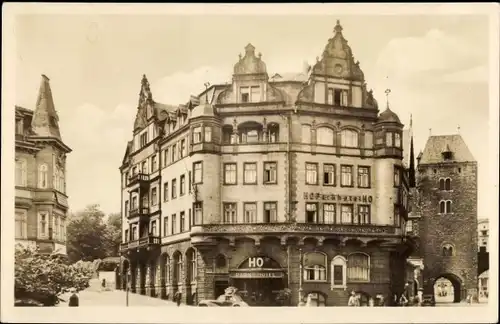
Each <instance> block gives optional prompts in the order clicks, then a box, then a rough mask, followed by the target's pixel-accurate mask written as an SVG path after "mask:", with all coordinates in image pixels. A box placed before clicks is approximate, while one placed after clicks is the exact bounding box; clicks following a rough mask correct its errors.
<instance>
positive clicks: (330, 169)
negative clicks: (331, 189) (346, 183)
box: [323, 164, 335, 186]
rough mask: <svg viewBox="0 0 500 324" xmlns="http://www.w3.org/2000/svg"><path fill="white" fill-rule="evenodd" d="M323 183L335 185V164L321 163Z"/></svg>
mask: <svg viewBox="0 0 500 324" xmlns="http://www.w3.org/2000/svg"><path fill="white" fill-rule="evenodd" d="M323 185H325V186H335V165H334V164H323Z"/></svg>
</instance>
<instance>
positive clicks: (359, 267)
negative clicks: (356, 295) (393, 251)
mask: <svg viewBox="0 0 500 324" xmlns="http://www.w3.org/2000/svg"><path fill="white" fill-rule="evenodd" d="M347 279H348V280H349V281H350V282H369V281H370V257H369V256H368V255H367V254H365V253H361V252H356V253H352V254H350V255H349V256H348V257H347Z"/></svg>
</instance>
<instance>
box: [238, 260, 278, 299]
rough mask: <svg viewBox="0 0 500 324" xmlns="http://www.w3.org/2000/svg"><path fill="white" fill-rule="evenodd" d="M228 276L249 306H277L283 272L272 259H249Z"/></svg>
mask: <svg viewBox="0 0 500 324" xmlns="http://www.w3.org/2000/svg"><path fill="white" fill-rule="evenodd" d="M229 276H230V278H231V280H232V283H233V285H234V286H235V287H236V288H238V291H239V292H240V294H241V296H242V297H243V299H244V300H245V301H246V302H247V303H248V304H249V305H250V306H279V301H278V295H279V293H280V291H281V290H283V289H284V288H285V282H284V277H285V271H284V269H283V268H282V267H281V265H280V264H279V263H278V262H276V261H275V260H274V259H272V258H270V257H267V256H261V255H257V256H252V257H249V258H247V259H246V260H244V261H243V262H242V263H241V264H240V265H239V267H238V268H237V269H234V270H231V271H230V273H229Z"/></svg>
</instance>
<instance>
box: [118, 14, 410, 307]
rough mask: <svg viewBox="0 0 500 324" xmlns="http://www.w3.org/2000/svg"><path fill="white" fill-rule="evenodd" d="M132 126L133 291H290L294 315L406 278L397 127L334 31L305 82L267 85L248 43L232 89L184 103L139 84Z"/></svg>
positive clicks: (405, 186)
mask: <svg viewBox="0 0 500 324" xmlns="http://www.w3.org/2000/svg"><path fill="white" fill-rule="evenodd" d="M384 106H385V105H384ZM133 126H134V129H133V138H132V139H131V141H130V142H129V143H128V145H127V149H126V153H125V156H124V159H123V162H122V165H121V167H120V171H121V174H122V216H123V224H124V226H123V243H122V245H121V252H122V253H123V256H124V257H125V260H124V262H123V264H122V271H123V272H122V273H123V275H124V276H123V278H128V280H129V284H130V286H131V289H132V291H133V292H136V293H142V294H147V295H151V296H156V297H158V298H168V299H172V297H173V295H174V293H175V292H177V291H179V292H181V293H182V299H183V302H186V303H188V304H195V303H196V302H197V301H199V300H202V299H213V298H216V297H217V296H219V295H221V294H222V293H223V292H224V289H225V288H226V287H228V286H235V287H237V288H238V289H239V290H240V292H241V293H242V295H243V296H244V298H245V299H246V300H247V301H248V302H250V303H251V304H257V305H274V304H275V300H276V295H277V293H278V292H279V291H280V290H282V289H284V288H289V289H290V290H291V291H292V301H293V302H294V304H295V305H296V304H297V302H298V301H299V300H301V299H303V297H304V296H308V295H309V296H310V298H312V299H313V302H315V303H316V304H317V305H318V306H346V305H347V301H348V297H349V294H350V292H351V291H356V292H357V293H358V294H360V296H361V297H362V298H361V300H362V303H365V304H366V303H367V302H368V298H369V297H374V298H376V297H377V296H384V297H385V298H388V297H390V296H393V294H394V293H397V294H400V293H401V292H402V290H403V287H404V284H405V282H407V281H408V280H413V270H412V269H411V270H408V263H407V257H408V256H409V255H410V254H411V253H412V250H413V241H412V240H411V238H408V239H406V235H405V229H406V220H407V214H408V205H409V202H408V200H409V178H408V172H406V169H405V167H404V165H403V163H402V159H403V144H402V143H403V125H402V123H401V122H400V120H399V118H398V116H397V115H396V114H395V113H394V112H393V111H391V110H390V109H389V105H388V104H387V107H382V112H381V113H380V110H379V106H378V104H377V101H376V100H375V99H374V97H373V94H372V91H371V90H369V89H368V88H367V84H366V82H365V78H364V74H363V71H362V70H361V67H360V64H359V62H358V61H356V60H355V59H354V57H353V53H352V50H351V48H350V47H349V45H348V44H347V41H346V39H345V38H344V36H343V31H342V27H341V26H340V24H339V23H337V25H336V26H335V29H334V35H333V36H332V38H330V39H329V40H328V41H327V44H326V46H325V49H324V51H323V53H322V56H321V58H318V60H317V62H316V63H315V64H314V66H312V67H310V68H309V69H308V71H307V72H304V73H302V74H297V75H287V74H282V75H280V74H275V75H273V76H272V77H271V78H270V77H269V75H268V72H267V68H266V64H265V63H264V61H263V57H262V55H261V54H260V53H257V52H256V49H255V47H254V46H253V45H251V44H248V45H247V46H246V47H245V53H244V55H240V57H239V59H238V60H237V62H236V64H235V65H234V70H233V78H232V82H230V83H229V84H225V85H212V86H210V87H209V88H207V89H206V90H205V91H203V92H202V93H201V94H200V95H199V96H197V97H192V98H191V99H190V100H189V101H188V103H187V104H184V105H179V106H170V105H165V104H161V103H158V102H156V101H155V100H154V99H153V95H152V93H151V91H150V88H149V83H148V80H147V79H146V77H145V76H144V77H143V79H142V83H141V91H140V95H139V103H138V108H137V116H136V120H135V123H134V125H133ZM408 273H410V275H411V278H408V276H407V274H408ZM127 274H128V275H127ZM122 285H123V287H125V280H123V282H122Z"/></svg>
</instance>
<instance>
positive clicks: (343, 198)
mask: <svg viewBox="0 0 500 324" xmlns="http://www.w3.org/2000/svg"><path fill="white" fill-rule="evenodd" d="M304 199H305V200H324V201H336V202H361V203H370V204H371V203H372V202H373V197H372V196H369V195H361V196H353V195H338V194H331V193H328V194H323V193H319V192H304Z"/></svg>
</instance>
